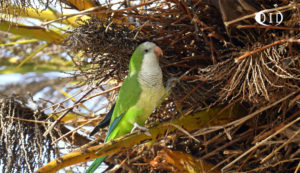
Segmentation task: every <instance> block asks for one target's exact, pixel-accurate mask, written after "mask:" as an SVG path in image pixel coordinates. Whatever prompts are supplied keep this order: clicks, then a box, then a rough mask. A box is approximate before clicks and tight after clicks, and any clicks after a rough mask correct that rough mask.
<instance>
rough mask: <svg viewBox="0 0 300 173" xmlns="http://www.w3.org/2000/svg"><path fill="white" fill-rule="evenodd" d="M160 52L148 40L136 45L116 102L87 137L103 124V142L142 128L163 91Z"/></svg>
mask: <svg viewBox="0 0 300 173" xmlns="http://www.w3.org/2000/svg"><path fill="white" fill-rule="evenodd" d="M161 55H162V50H161V48H159V47H158V46H156V44H154V43H152V42H144V43H142V44H140V45H139V46H138V47H137V48H136V50H135V51H134V53H133V54H132V56H131V59H130V63H129V73H128V76H127V78H126V79H125V80H124V83H123V85H122V87H121V89H120V93H119V96H118V99H117V101H116V103H115V104H114V105H113V107H112V109H111V110H110V111H109V112H108V113H107V115H106V117H105V118H104V119H103V120H102V121H101V122H100V123H99V124H98V125H97V126H96V127H95V128H94V130H93V131H92V132H91V134H90V136H91V135H94V134H95V133H96V132H97V131H99V129H100V128H103V127H105V126H107V125H109V129H108V132H107V135H106V138H105V142H107V141H110V140H112V139H115V138H117V137H120V136H123V135H125V134H128V133H130V132H132V131H134V129H136V128H140V129H143V130H146V128H145V127H143V126H144V124H145V121H146V120H147V118H148V117H149V116H150V115H151V113H152V112H153V110H154V109H155V107H156V106H157V105H158V104H159V103H160V102H161V99H162V98H163V97H164V95H165V94H166V89H165V88H164V85H163V76H162V70H161V68H160V66H159V60H158V58H159V57H160V56H161ZM104 159H105V157H100V158H97V159H96V160H95V161H94V162H93V164H92V165H91V166H90V167H89V168H88V170H87V173H92V172H94V171H95V170H96V169H97V168H98V167H99V165H100V164H101V163H102V162H103V161H104Z"/></svg>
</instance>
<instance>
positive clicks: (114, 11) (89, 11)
mask: <svg viewBox="0 0 300 173" xmlns="http://www.w3.org/2000/svg"><path fill="white" fill-rule="evenodd" d="M155 1H156V0H153V1H149V2H145V3H142V4H139V5H135V6H132V7H128V8H124V9H119V10H108V9H105V10H101V9H103V6H99V7H93V8H89V9H86V10H83V11H80V12H78V13H73V14H68V15H64V16H62V17H60V18H58V19H54V20H50V21H48V22H44V23H42V24H41V26H44V25H49V24H50V23H53V22H57V21H60V20H64V19H67V18H70V17H73V16H78V15H86V14H89V13H91V12H94V11H96V10H101V11H97V12H95V13H97V14H101V13H102V14H107V13H117V12H122V11H128V10H131V9H135V8H138V7H141V6H144V5H149V4H152V3H153V2H155Z"/></svg>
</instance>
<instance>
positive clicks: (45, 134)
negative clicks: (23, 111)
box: [43, 73, 110, 136]
mask: <svg viewBox="0 0 300 173" xmlns="http://www.w3.org/2000/svg"><path fill="white" fill-rule="evenodd" d="M108 74H110V73H108ZM105 79H106V77H104V78H103V79H102V80H99V81H98V82H97V84H96V86H98V85H100V84H101V83H102V82H103V81H104V80H105ZM96 86H95V87H92V88H91V89H89V90H88V91H87V92H86V93H85V94H83V95H82V96H81V97H80V98H79V99H78V100H77V101H76V102H75V103H74V104H77V103H80V102H81V101H82V99H83V98H84V97H86V96H87V95H89V94H90V93H91V92H92V91H93V90H94V89H95V88H96ZM71 110H73V108H70V109H68V110H67V111H66V112H65V113H64V114H62V115H61V116H59V117H58V118H57V119H56V120H55V121H54V122H53V123H52V124H51V126H50V127H49V128H48V129H47V130H46V132H45V133H44V134H43V136H47V135H48V134H49V132H50V131H51V130H52V129H53V128H54V126H55V125H56V124H57V123H58V122H59V121H60V120H61V119H62V118H63V117H65V116H66V115H67V114H68V113H69V112H71Z"/></svg>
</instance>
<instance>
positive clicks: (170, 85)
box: [167, 77, 179, 90]
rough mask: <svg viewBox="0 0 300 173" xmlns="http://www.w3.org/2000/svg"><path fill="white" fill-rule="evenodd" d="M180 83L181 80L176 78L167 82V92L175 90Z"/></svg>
mask: <svg viewBox="0 0 300 173" xmlns="http://www.w3.org/2000/svg"><path fill="white" fill-rule="evenodd" d="M178 82H179V79H178V78H176V77H171V78H169V79H168V81H167V90H169V89H171V88H174V87H175V86H176V84H177V83H178Z"/></svg>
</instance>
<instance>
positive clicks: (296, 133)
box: [260, 129, 300, 164]
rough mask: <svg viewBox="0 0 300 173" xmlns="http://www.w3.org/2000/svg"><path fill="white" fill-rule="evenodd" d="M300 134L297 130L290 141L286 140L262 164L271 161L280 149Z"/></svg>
mask: <svg viewBox="0 0 300 173" xmlns="http://www.w3.org/2000/svg"><path fill="white" fill-rule="evenodd" d="M299 133H300V129H299V130H297V131H296V132H295V133H294V134H293V135H292V136H291V137H290V138H289V139H288V140H286V141H285V142H284V143H283V144H281V145H280V146H279V147H278V148H276V149H275V150H273V151H272V153H270V154H269V155H268V156H266V157H265V158H263V159H262V160H261V161H260V163H261V164H262V163H264V162H265V161H267V160H269V159H270V158H271V157H272V156H273V155H274V154H275V153H277V152H278V151H279V150H280V149H282V148H283V147H284V146H286V145H287V144H288V143H290V142H291V141H292V139H294V138H295V137H296V136H297V135H298V134H299Z"/></svg>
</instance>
